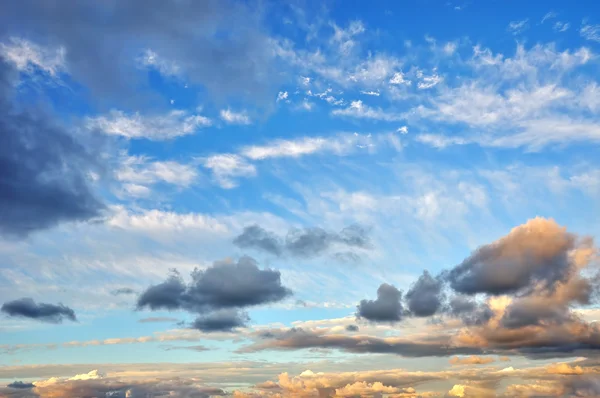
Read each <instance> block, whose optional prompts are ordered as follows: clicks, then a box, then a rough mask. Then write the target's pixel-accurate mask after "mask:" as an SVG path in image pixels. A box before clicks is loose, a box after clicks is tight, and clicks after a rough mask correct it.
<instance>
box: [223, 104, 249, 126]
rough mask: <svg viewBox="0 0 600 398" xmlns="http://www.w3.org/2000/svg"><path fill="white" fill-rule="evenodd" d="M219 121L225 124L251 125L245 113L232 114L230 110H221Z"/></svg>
mask: <svg viewBox="0 0 600 398" xmlns="http://www.w3.org/2000/svg"><path fill="white" fill-rule="evenodd" d="M220 116H221V119H222V120H223V121H224V122H225V123H227V124H242V125H247V124H250V123H252V121H251V120H250V117H249V116H248V115H247V114H246V112H245V111H242V112H234V111H232V110H231V109H229V108H228V109H223V110H221V112H220Z"/></svg>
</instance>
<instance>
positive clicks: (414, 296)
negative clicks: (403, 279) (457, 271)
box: [405, 271, 443, 316]
mask: <svg viewBox="0 0 600 398" xmlns="http://www.w3.org/2000/svg"><path fill="white" fill-rule="evenodd" d="M442 284H443V280H442V279H440V278H433V277H432V276H431V275H430V274H429V272H428V271H424V272H423V275H421V276H420V277H419V279H417V281H416V282H415V283H414V284H413V285H412V286H411V288H410V289H409V290H408V292H406V295H405V298H406V302H407V303H408V310H409V311H410V313H411V314H412V315H415V316H431V315H433V314H435V313H436V312H437V311H438V310H439V309H440V308H441V306H442V300H443V295H442Z"/></svg>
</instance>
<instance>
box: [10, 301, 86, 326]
mask: <svg viewBox="0 0 600 398" xmlns="http://www.w3.org/2000/svg"><path fill="white" fill-rule="evenodd" d="M0 311H2V312H3V313H5V314H7V315H9V316H14V317H22V318H29V319H36V320H39V321H42V322H50V323H61V322H62V321H63V320H64V319H68V320H70V321H76V320H77V318H76V316H75V311H73V310H72V309H71V308H69V307H67V306H65V305H63V304H58V305H55V304H46V303H36V302H35V301H33V300H32V299H30V298H22V299H19V300H14V301H9V302H7V303H4V304H3V305H2V308H0Z"/></svg>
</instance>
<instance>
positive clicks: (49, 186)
mask: <svg viewBox="0 0 600 398" xmlns="http://www.w3.org/2000/svg"><path fill="white" fill-rule="evenodd" d="M14 72H15V71H14V70H13V68H12V67H10V66H9V64H8V63H7V62H6V59H5V58H4V57H3V56H0V115H2V116H1V118H0V141H1V142H2V145H0V164H2V167H0V181H1V182H0V207H2V209H3V210H2V214H3V216H2V219H1V220H0V234H3V235H8V236H13V237H24V236H26V235H28V234H29V233H31V232H34V231H37V230H41V229H46V228H49V227H52V226H55V225H57V224H59V223H62V222H68V221H86V220H90V219H92V218H95V217H98V216H99V215H100V214H101V212H102V210H103V209H104V205H103V204H102V202H101V201H100V200H99V199H97V198H96V196H95V195H94V193H93V192H92V189H91V188H90V185H89V179H90V178H89V176H90V173H92V172H95V171H99V170H100V169H101V163H100V162H99V160H98V159H97V158H96V156H95V155H93V154H94V152H93V151H92V150H91V149H90V148H87V147H86V146H85V145H84V144H85V143H84V141H83V140H82V139H81V138H76V137H75V136H74V135H72V134H70V133H69V132H68V131H67V130H66V129H65V128H63V127H62V126H61V125H60V124H59V123H58V122H57V121H54V120H52V119H51V118H50V117H49V116H48V115H46V114H45V113H44V112H42V111H41V110H39V109H35V108H33V107H25V108H23V107H19V108H17V107H15V106H14V105H13V103H12V102H11V94H12V86H13V81H14V80H15V73H14ZM80 137H84V135H80ZM97 150H98V148H96V151H97Z"/></svg>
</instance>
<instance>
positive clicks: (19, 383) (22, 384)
mask: <svg viewBox="0 0 600 398" xmlns="http://www.w3.org/2000/svg"><path fill="white" fill-rule="evenodd" d="M6 387H8V388H18V389H28V388H33V387H34V385H33V383H25V382H22V381H15V382H13V383H10V384H8V385H7V386H6Z"/></svg>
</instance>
